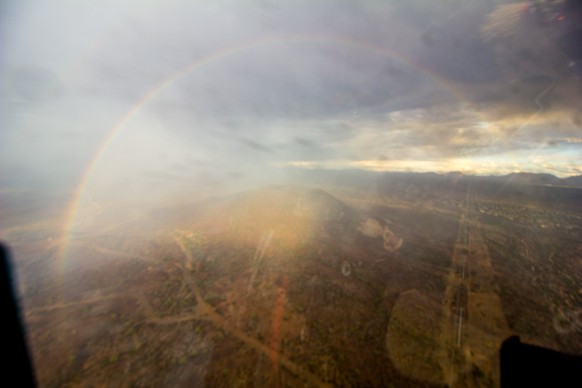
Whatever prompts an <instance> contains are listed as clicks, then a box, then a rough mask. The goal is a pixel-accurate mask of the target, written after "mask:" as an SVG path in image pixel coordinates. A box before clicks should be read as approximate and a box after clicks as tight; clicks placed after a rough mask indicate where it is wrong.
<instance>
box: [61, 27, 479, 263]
mask: <svg viewBox="0 0 582 388" xmlns="http://www.w3.org/2000/svg"><path fill="white" fill-rule="evenodd" d="M285 43H297V44H313V43H323V44H329V45H336V46H344V47H351V48H354V49H359V50H366V51H369V52H372V53H375V54H377V55H380V56H384V57H387V58H389V59H390V60H391V61H395V62H398V63H400V64H402V65H404V66H408V67H410V68H412V69H415V70H417V71H418V72H419V73H420V74H422V75H424V76H425V77H427V78H429V79H430V80H432V82H434V83H435V84H437V85H438V86H439V87H440V88H442V89H443V90H444V91H446V92H447V93H448V94H450V95H451V96H453V98H455V99H456V100H458V101H459V102H461V103H463V104H465V106H468V107H473V104H472V102H471V100H470V99H468V98H467V97H466V96H465V95H464V93H463V91H462V90H460V89H459V88H457V87H456V85H454V84H452V83H451V82H450V81H448V80H446V79H444V78H442V77H441V76H439V75H437V74H435V73H434V72H432V71H431V70H430V69H428V68H427V67H426V66H424V65H422V64H419V63H417V62H414V61H413V60H411V59H410V58H407V57H406V56H403V55H402V54H400V53H397V52H394V51H392V50H389V49H387V48H384V47H378V46H375V45H372V44H370V43H368V42H363V41H358V40H353V39H345V38H338V37H333V36H297V35H294V36H284V37H274V38H266V39H262V40H258V41H251V42H247V43H242V44H239V45H236V46H231V47H227V48H224V49H222V50H219V51H216V52H214V53H212V54H210V55H208V56H206V57H203V58H200V59H198V60H195V61H194V62H192V63H190V64H188V65H186V66H184V67H182V68H180V69H178V70H177V71H175V72H174V73H172V74H169V75H168V76H167V77H166V78H164V79H163V80H162V81H161V82H159V83H158V84H156V85H154V86H153V87H152V88H151V89H149V91H147V92H146V93H145V94H144V95H143V96H142V97H141V98H139V100H137V101H136V102H135V104H134V105H133V106H132V107H131V108H130V109H129V110H128V111H127V112H126V113H125V114H124V115H123V116H122V117H121V118H120V119H119V121H117V123H116V124H115V125H114V126H113V128H112V129H111V130H110V131H109V133H108V134H107V136H106V137H105V139H104V140H103V142H102V143H101V144H100V145H99V147H98V148H97V149H96V151H95V154H94V156H93V158H92V159H91V161H90V162H89V163H88V165H87V167H86V168H85V170H84V172H83V174H82V178H81V179H80V181H79V184H78V185H77V188H76V189H75V191H74V195H73V200H72V202H71V205H70V207H69V208H68V210H67V213H66V215H65V224H64V231H63V239H62V241H63V243H62V247H61V252H60V254H59V259H58V260H59V261H60V262H59V265H60V268H64V266H65V265H66V260H67V256H68V249H69V245H70V242H71V233H72V230H73V228H74V225H75V219H76V218H77V213H78V210H79V204H80V201H81V199H82V198H83V196H84V193H85V190H86V187H87V184H88V183H89V181H90V179H91V176H92V174H93V172H94V171H95V168H96V166H97V165H98V163H99V161H100V160H101V158H102V157H103V155H104V154H105V153H106V151H107V149H108V148H109V146H110V145H111V143H112V142H113V141H114V140H115V138H116V137H117V135H118V134H119V133H120V132H121V131H122V130H123V128H124V127H125V126H126V125H127V124H128V122H129V121H130V120H131V119H132V118H133V117H135V116H136V114H137V113H138V112H140V111H141V110H142V109H143V108H144V107H145V106H146V105H147V103H148V102H150V101H152V100H153V99H154V98H155V97H156V96H157V95H158V94H159V93H160V92H161V91H163V90H164V89H166V88H168V87H170V86H171V85H173V84H175V83H176V82H177V81H179V80H180V79H181V78H183V77H185V76H186V75H188V74H190V73H191V72H193V71H195V70H198V69H200V68H202V67H204V66H207V65H210V64H213V63H215V62H217V61H220V60H222V59H225V58H227V57H230V56H233V55H236V54H239V53H242V52H245V51H249V50H254V49H257V48H264V47H268V46H271V45H278V44H285Z"/></svg>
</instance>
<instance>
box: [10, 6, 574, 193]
mask: <svg viewBox="0 0 582 388" xmlns="http://www.w3.org/2000/svg"><path fill="white" fill-rule="evenodd" d="M498 3H502V2H501V1H493V0H482V1H481V0H467V1H461V0H458V1H453V0H450V1H442V2H434V1H429V0H414V1H408V0H407V1H404V0H402V1H399V0H394V1H358V2H356V1H318V0H316V1H313V0H311V1H300V0H297V1H269V0H239V1H203V0H201V1H179V0H164V1H161V0H156V1H148V0H139V1H138V0H135V1H119V0H115V1H106V0H104V1H89V0H87V1H84V0H82V1H74V0H60V1H57V0H51V1H48V0H47V1H42V0H37V1H26V2H21V1H8V2H3V5H2V6H1V8H0V17H1V20H0V26H1V27H0V29H1V31H0V40H1V42H0V47H1V49H0V50H1V51H2V55H1V56H0V115H1V116H0V126H1V128H0V185H2V186H4V187H13V186H14V187H16V186H19V185H24V186H26V185H39V184H40V185H44V186H46V187H63V188H64V187H67V188H69V187H78V186H79V184H85V185H86V186H93V187H102V188H104V190H105V189H106V190H119V189H121V188H123V190H125V191H131V190H132V189H133V190H135V191H137V192H140V191H143V190H150V191H155V190H160V187H164V188H172V187H175V188H178V187H183V185H184V183H185V182H186V183H188V184H189V185H192V186H191V187H195V188H196V190H201V191H203V190H205V189H208V190H214V189H219V190H220V189H222V188H224V187H225V186H229V185H233V184H235V183H236V184H239V185H241V186H245V185H252V184H255V183H264V182H278V181H284V178H285V171H286V169H287V168H289V167H290V166H292V167H296V168H315V167H323V168H339V169H341V168H360V169H368V170H377V171H384V170H386V171H436V172H446V171H451V170H456V171H464V172H467V173H476V174H505V173H509V172H514V171H530V172H548V173H552V174H555V175H558V176H569V175H576V174H581V173H582V156H581V155H582V152H581V151H582V115H581V114H580V111H581V110H580V100H581V98H580V97H581V95H582V94H581V88H580V79H579V78H577V76H576V75H575V74H574V73H573V72H572V71H570V68H569V67H568V65H569V63H570V58H568V57H567V55H564V53H563V52H562V51H560V49H559V48H558V45H557V44H556V42H557V39H558V38H559V36H560V33H561V32H560V31H561V30H560V29H564V28H566V27H563V26H559V27H556V26H554V25H553V24H550V25H549V26H548V25H546V24H544V25H541V24H539V23H538V24H536V23H531V22H528V21H527V20H525V19H526V18H525V16H523V15H522V16H521V17H515V15H518V14H516V11H515V9H517V8H516V7H513V8H512V5H511V4H510V5H509V6H508V5H501V6H499V5H498ZM518 7H519V9H520V11H519V12H522V11H521V10H522V9H523V7H522V5H518ZM518 16H519V15H518Z"/></svg>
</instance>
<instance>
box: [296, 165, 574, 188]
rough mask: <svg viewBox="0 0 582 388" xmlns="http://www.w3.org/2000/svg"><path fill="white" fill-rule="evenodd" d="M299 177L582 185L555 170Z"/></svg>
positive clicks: (312, 173)
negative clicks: (500, 173)
mask: <svg viewBox="0 0 582 388" xmlns="http://www.w3.org/2000/svg"><path fill="white" fill-rule="evenodd" d="M296 173H297V177H300V178H307V179H308V180H309V181H311V180H316V181H318V182H321V180H323V181H324V182H325V181H332V183H338V182H350V183H357V182H360V183H366V182H369V180H370V179H374V180H375V179H377V178H378V177H384V178H396V179H411V180H414V181H417V180H421V181H431V182H433V183H436V182H439V181H443V180H444V181H453V182H459V181H460V182H463V181H464V182H479V183H488V182H489V183H501V184H510V185H529V186H559V187H578V188H582V175H576V176H571V177H568V178H558V177H557V176H555V175H552V174H543V173H529V172H518V173H512V174H507V175H470V174H465V173H462V172H460V171H451V172H448V173H445V174H437V173H434V172H374V171H365V170H355V169H354V170H318V169H315V170H303V171H298V170H297V171H296Z"/></svg>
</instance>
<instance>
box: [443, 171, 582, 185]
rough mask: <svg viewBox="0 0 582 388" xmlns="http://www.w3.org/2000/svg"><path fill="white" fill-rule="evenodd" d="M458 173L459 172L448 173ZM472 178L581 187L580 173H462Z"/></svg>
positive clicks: (581, 177)
mask: <svg viewBox="0 0 582 388" xmlns="http://www.w3.org/2000/svg"><path fill="white" fill-rule="evenodd" d="M449 174H459V173H449ZM461 177H463V178H464V177H466V178H469V179H472V180H484V181H497V182H504V183H508V184H518V185H533V186H563V187H582V175H577V176H571V177H568V178H558V177H557V176H555V175H552V174H536V173H529V172H518V173H513V174H508V175H500V176H475V175H462V174H461Z"/></svg>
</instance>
